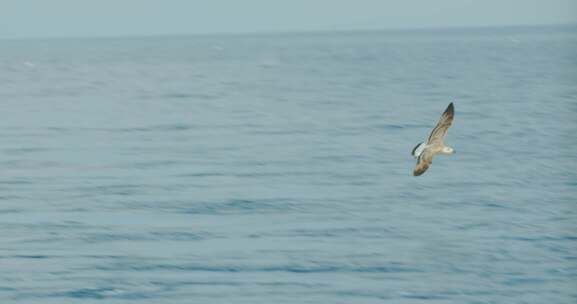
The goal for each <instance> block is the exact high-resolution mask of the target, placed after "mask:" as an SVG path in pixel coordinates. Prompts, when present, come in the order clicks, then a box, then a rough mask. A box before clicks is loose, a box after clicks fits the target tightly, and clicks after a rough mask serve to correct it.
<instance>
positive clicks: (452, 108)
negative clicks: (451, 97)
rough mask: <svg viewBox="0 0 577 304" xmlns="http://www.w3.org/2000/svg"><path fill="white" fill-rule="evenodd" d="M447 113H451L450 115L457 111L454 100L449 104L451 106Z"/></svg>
mask: <svg viewBox="0 0 577 304" xmlns="http://www.w3.org/2000/svg"><path fill="white" fill-rule="evenodd" d="M445 113H447V114H450V115H453V114H454V113H455V106H453V103H452V102H451V103H450V104H449V106H448V107H447V109H446V110H445Z"/></svg>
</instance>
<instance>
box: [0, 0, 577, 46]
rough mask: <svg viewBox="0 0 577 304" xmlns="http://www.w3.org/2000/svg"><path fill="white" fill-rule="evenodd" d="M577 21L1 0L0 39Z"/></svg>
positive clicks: (426, 0)
mask: <svg viewBox="0 0 577 304" xmlns="http://www.w3.org/2000/svg"><path fill="white" fill-rule="evenodd" d="M567 23H577V0H434V1H433V0H284V1H281V0H204V1H201V0H50V1H43V0H0V38H23V37H55V36H56V37H60V36H117V35H158V34H187V33H215V32H260V31H273V32H274V31H308V30H335V29H337V30H349V29H390V28H423V27H425V28H427V27H463V26H466V27H468V26H494V25H497V26H500V25H530V24H567Z"/></svg>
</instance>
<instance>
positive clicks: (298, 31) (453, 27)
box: [0, 22, 577, 41]
mask: <svg viewBox="0 0 577 304" xmlns="http://www.w3.org/2000/svg"><path fill="white" fill-rule="evenodd" d="M555 27H557V28H559V27H577V22H575V23H547V24H545V23H544V24H506V25H446V26H441V25H440V26H419V27H417V26H415V27H386V28H385V27H383V28H376V27H375V28H370V27H367V28H352V29H339V28H334V29H310V30H305V29H294V30H291V29H287V30H254V31H214V32H196V33H195V32H174V33H168V32H167V33H153V34H142V33H132V34H131V33H124V34H88V35H85V36H80V35H61V36H58V35H47V36H33V35H30V36H27V35H25V36H21V37H1V36H0V41H10V40H12V41H22V40H61V39H62V40H68V39H71V40H76V39H78V40H82V39H144V38H163V37H166V38H169V37H190V36H192V37H194V36H200V37H205V36H261V35H262V36H266V35H291V34H304V35H306V34H312V35H314V34H324V33H355V32H431V31H433V32H434V31H451V30H489V29H522V28H555Z"/></svg>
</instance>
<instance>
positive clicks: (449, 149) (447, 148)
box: [443, 146, 455, 154]
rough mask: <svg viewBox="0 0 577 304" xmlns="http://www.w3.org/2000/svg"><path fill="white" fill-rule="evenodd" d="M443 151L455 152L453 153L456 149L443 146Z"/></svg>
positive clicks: (445, 152)
mask: <svg viewBox="0 0 577 304" xmlns="http://www.w3.org/2000/svg"><path fill="white" fill-rule="evenodd" d="M443 153H444V154H453V153H455V149H453V148H451V147H447V146H445V147H443Z"/></svg>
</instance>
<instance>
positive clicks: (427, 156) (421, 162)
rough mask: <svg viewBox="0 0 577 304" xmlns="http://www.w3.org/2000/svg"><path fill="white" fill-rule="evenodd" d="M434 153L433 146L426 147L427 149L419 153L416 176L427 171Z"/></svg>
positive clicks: (414, 172) (414, 173)
mask: <svg viewBox="0 0 577 304" xmlns="http://www.w3.org/2000/svg"><path fill="white" fill-rule="evenodd" d="M433 155H434V153H433V150H432V149H431V148H425V150H423V152H422V153H421V155H419V158H418V159H417V166H416V167H415V170H414V171H413V175H414V176H419V175H421V174H423V173H425V171H427V169H429V166H430V165H431V164H432V163H433Z"/></svg>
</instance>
